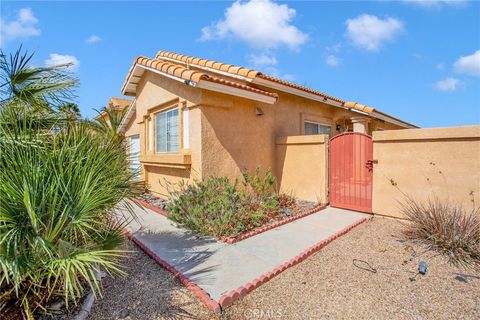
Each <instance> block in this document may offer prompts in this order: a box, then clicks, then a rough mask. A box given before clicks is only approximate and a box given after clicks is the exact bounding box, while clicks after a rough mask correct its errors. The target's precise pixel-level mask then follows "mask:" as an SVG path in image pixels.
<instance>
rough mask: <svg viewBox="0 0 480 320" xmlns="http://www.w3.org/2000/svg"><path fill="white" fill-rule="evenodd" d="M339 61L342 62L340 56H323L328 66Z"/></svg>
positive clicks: (334, 64)
mask: <svg viewBox="0 0 480 320" xmlns="http://www.w3.org/2000/svg"><path fill="white" fill-rule="evenodd" d="M341 62H342V60H341V59H340V58H338V57H336V56H334V55H333V54H331V55H328V56H326V57H325V63H326V64H328V65H329V66H332V67H336V66H338V65H339V64H340V63H341Z"/></svg>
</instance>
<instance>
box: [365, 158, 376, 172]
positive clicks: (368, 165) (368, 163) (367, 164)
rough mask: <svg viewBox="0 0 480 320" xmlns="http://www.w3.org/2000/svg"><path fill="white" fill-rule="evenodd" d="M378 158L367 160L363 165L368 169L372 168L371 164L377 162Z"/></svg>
mask: <svg viewBox="0 0 480 320" xmlns="http://www.w3.org/2000/svg"><path fill="white" fill-rule="evenodd" d="M377 163H378V160H367V163H366V164H365V167H367V169H368V171H372V170H373V165H374V164H377Z"/></svg>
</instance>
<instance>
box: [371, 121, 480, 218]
mask: <svg viewBox="0 0 480 320" xmlns="http://www.w3.org/2000/svg"><path fill="white" fill-rule="evenodd" d="M373 159H374V160H377V161H378V163H377V164H375V165H374V170H373V212H374V213H376V214H382V215H388V216H393V217H401V218H402V217H403V215H402V213H401V209H400V205H399V204H398V201H401V200H402V198H403V196H402V193H401V192H400V191H399V190H398V189H400V190H401V191H402V192H404V193H406V194H408V195H410V196H412V197H414V198H416V199H419V200H425V199H428V198H433V197H439V198H441V199H450V200H451V201H455V202H457V203H462V204H464V205H465V206H467V208H471V206H472V204H473V203H472V199H473V200H474V201H475V204H476V205H477V206H478V205H479V204H480V126H465V127H450V128H433V129H408V130H394V131H377V132H374V133H373ZM392 183H394V184H396V187H395V186H394V185H392ZM397 188H398V189H397ZM472 191H473V196H472V195H471V193H472Z"/></svg>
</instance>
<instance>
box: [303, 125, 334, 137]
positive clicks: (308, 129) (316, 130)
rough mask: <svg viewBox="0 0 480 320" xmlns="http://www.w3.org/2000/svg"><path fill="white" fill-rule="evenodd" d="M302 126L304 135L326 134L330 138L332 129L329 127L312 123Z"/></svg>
mask: <svg viewBox="0 0 480 320" xmlns="http://www.w3.org/2000/svg"><path fill="white" fill-rule="evenodd" d="M304 126H305V127H304V129H305V130H304V131H305V135H312V134H327V135H328V136H332V127H330V126H325V125H321V124H318V123H313V122H305V123H304Z"/></svg>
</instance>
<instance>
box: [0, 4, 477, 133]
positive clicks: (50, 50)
mask: <svg viewBox="0 0 480 320" xmlns="http://www.w3.org/2000/svg"><path fill="white" fill-rule="evenodd" d="M1 19H2V20H1V37H2V38H1V46H2V50H4V52H7V53H9V52H13V51H14V50H16V48H17V47H18V46H19V45H20V44H22V43H23V46H24V47H25V48H27V49H28V50H29V51H35V53H36V54H35V63H36V64H39V65H40V64H49V63H56V62H64V61H73V62H75V64H76V65H75V66H74V68H73V69H72V71H73V72H75V73H76V74H77V75H78V77H79V78H80V81H81V86H80V88H79V89H78V90H77V95H78V99H77V100H78V103H79V105H80V108H81V111H82V114H83V115H84V116H88V117H92V116H94V115H95V114H96V113H95V111H93V108H96V109H98V108H101V107H102V106H104V105H105V104H106V102H107V100H108V98H109V97H111V96H121V94H120V87H121V85H122V83H123V81H124V78H125V75H126V74H127V72H128V69H129V67H130V65H131V63H132V61H133V59H134V58H135V57H136V56H138V55H146V56H154V54H155V52H156V51H158V50H160V49H163V50H168V51H173V52H178V53H183V54H187V55H192V56H199V57H203V58H208V59H214V60H219V61H222V62H227V63H231V64H238V65H243V66H248V67H255V68H258V69H260V70H262V71H263V72H265V73H270V74H273V75H275V76H279V77H283V78H285V79H287V80H291V81H294V82H296V83H299V84H302V85H307V86H309V87H312V88H315V89H317V90H320V91H323V92H326V93H329V94H331V95H334V96H337V97H340V98H343V99H345V100H351V101H357V102H360V103H363V104H367V105H370V106H373V107H375V108H378V109H379V110H381V111H384V112H386V113H389V114H391V115H394V116H397V117H399V118H401V119H404V120H406V121H409V122H412V123H415V124H417V125H420V126H422V127H436V126H451V125H467V124H479V123H480V3H479V2H473V1H472V2H469V1H454V2H452V1H427V2H421V1H408V2H406V1H396V2H389V1H372V2H360V1H357V2H296V1H295V2H293V1H291V2H272V1H270V0H252V1H250V2H248V1H241V2H201V1H196V2H160V1H156V2H152V1H151V2H139V1H136V2H113V1H105V2H93V1H82V2H66V1H65V2H41V1H34V2H26V1H21V2H9V1H2V5H1Z"/></svg>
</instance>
